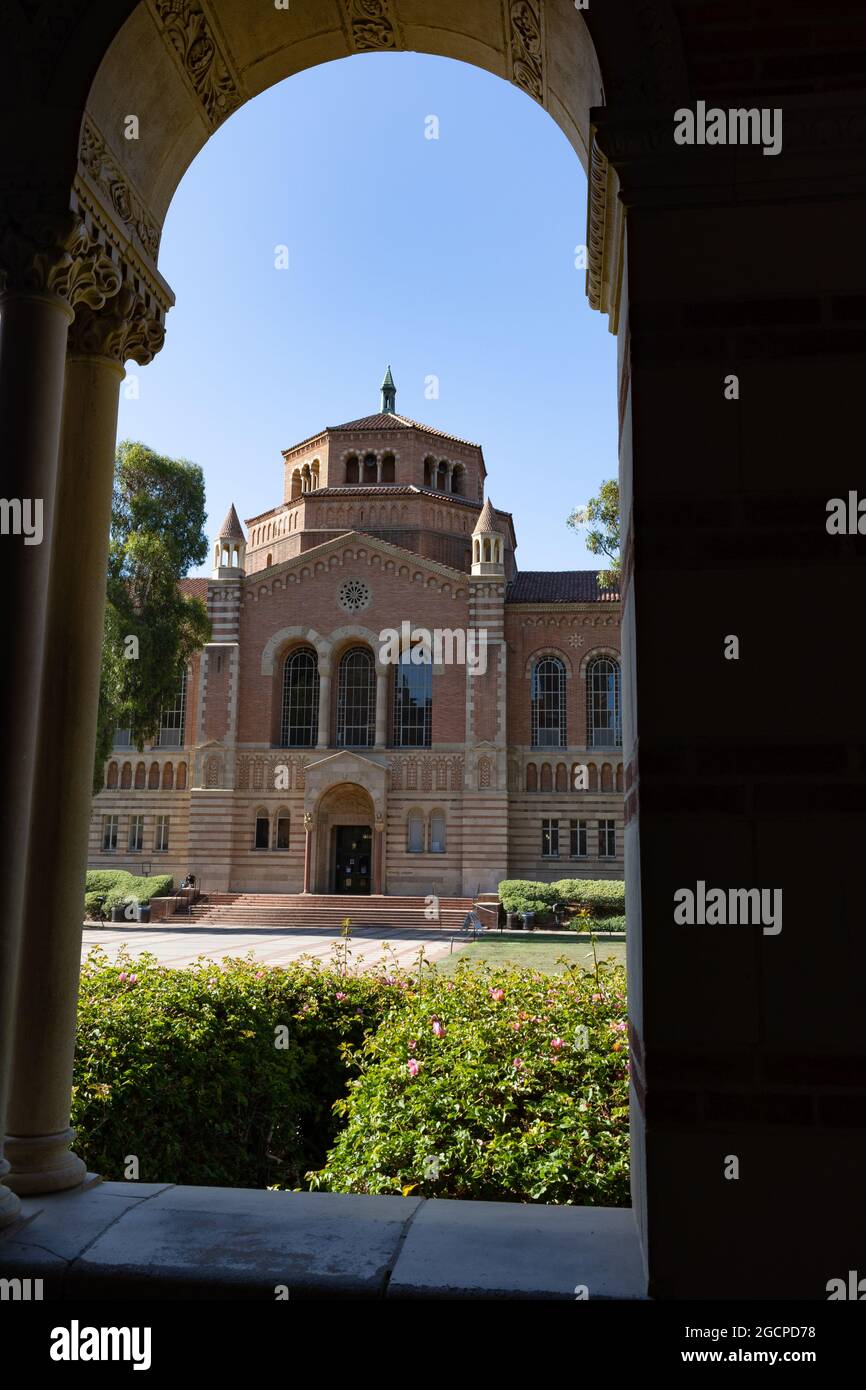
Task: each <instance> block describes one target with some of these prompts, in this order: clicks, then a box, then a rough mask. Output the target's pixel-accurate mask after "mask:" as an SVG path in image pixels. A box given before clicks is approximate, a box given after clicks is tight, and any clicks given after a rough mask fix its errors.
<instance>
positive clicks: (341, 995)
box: [334, 989, 349, 999]
mask: <svg viewBox="0 0 866 1390" xmlns="http://www.w3.org/2000/svg"><path fill="white" fill-rule="evenodd" d="M348 997H349V996H348V994H344V993H343V991H342V990H341V989H338V990H337V993H336V994H335V996H334V998H335V999H348Z"/></svg>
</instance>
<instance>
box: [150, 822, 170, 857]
mask: <svg viewBox="0 0 866 1390" xmlns="http://www.w3.org/2000/svg"><path fill="white" fill-rule="evenodd" d="M169 820H170V817H169V816H157V818H156V834H155V835H154V839H153V848H154V849H155V850H156V851H158V852H159V853H160V854H164V853H165V851H166V850H167V849H168V824H169Z"/></svg>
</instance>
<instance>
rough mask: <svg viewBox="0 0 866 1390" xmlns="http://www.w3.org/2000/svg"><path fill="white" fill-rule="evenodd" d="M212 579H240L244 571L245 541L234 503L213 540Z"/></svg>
mask: <svg viewBox="0 0 866 1390" xmlns="http://www.w3.org/2000/svg"><path fill="white" fill-rule="evenodd" d="M213 549H214V557H213V562H214V568H213V578H214V579H240V578H242V577H243V573H244V561H245V560H246V555H247V542H246V537H245V536H244V528H243V527H242V526H241V523H240V520H239V518H238V514H237V512H236V511H235V507H234V503H232V505H231V506H230V507H229V509H228V511H227V512H226V518H225V521H224V522H223V524H222V526H221V527H220V529H219V534H218V535H217V537H216V539H215V541H214V548H213Z"/></svg>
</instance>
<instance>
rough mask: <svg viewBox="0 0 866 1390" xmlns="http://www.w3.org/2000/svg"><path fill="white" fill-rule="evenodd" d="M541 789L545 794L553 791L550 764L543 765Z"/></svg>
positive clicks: (540, 781)
mask: <svg viewBox="0 0 866 1390" xmlns="http://www.w3.org/2000/svg"><path fill="white" fill-rule="evenodd" d="M539 789H540V790H541V791H543V792H550V791H553V773H552V771H551V767H550V763H542V764H541V776H540V778H539Z"/></svg>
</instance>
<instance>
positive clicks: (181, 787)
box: [174, 763, 186, 792]
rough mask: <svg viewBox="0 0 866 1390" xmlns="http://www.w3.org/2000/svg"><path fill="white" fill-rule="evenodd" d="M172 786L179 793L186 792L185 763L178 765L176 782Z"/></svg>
mask: <svg viewBox="0 0 866 1390" xmlns="http://www.w3.org/2000/svg"><path fill="white" fill-rule="evenodd" d="M174 785H175V787H176V788H177V790H178V791H179V792H182V791H186V763H178V765H177V781H176V782H175V784H174Z"/></svg>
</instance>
